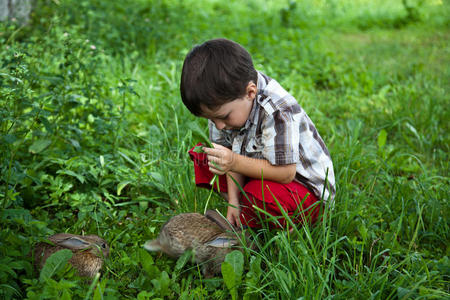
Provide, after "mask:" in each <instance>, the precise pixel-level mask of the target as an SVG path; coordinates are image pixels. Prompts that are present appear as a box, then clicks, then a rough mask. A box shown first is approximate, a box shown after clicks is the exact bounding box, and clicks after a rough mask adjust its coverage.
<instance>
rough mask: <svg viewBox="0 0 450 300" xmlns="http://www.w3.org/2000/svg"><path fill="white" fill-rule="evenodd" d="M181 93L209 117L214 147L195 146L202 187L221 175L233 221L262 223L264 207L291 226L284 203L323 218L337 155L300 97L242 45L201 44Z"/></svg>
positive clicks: (297, 214)
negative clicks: (267, 72)
mask: <svg viewBox="0 0 450 300" xmlns="http://www.w3.org/2000/svg"><path fill="white" fill-rule="evenodd" d="M180 92H181V98H182V100H183V103H184V105H185V106H186V107H187V108H188V109H189V111H190V112H191V113H192V114H194V115H196V116H199V117H203V118H207V119H208V124H209V137H210V140H211V142H212V145H213V146H214V148H208V147H203V150H204V152H205V153H196V152H195V151H193V150H191V151H189V153H190V155H191V158H192V160H193V161H194V167H195V176H196V184H197V185H198V186H202V187H208V188H211V186H210V185H209V182H210V180H211V179H212V178H213V176H214V175H213V174H217V175H220V177H219V182H220V185H219V186H220V191H221V192H225V194H224V196H225V199H227V201H228V203H229V204H230V205H229V206H228V211H227V219H228V221H229V222H230V223H231V224H233V225H240V224H243V225H247V226H250V227H254V228H255V227H260V226H261V224H260V222H259V221H260V219H261V218H265V217H266V216H265V214H263V213H259V211H258V209H255V206H257V207H259V208H260V209H262V210H264V211H265V212H267V213H269V214H271V215H273V216H275V217H278V222H270V223H269V224H270V225H271V227H274V226H280V225H281V226H285V225H286V220H285V219H284V218H282V217H281V216H282V213H281V211H280V209H279V207H278V205H277V201H278V202H279V204H280V205H281V207H282V208H283V209H284V210H285V211H286V212H287V213H288V215H289V216H291V217H293V218H294V219H293V220H294V222H296V223H299V222H303V220H304V219H305V218H306V220H308V221H309V222H315V221H316V220H317V218H318V214H319V210H320V205H318V204H319V199H322V200H324V201H327V200H328V201H330V202H331V201H332V200H333V198H334V194H335V188H334V172H333V164H332V161H331V158H330V154H329V152H328V150H327V148H326V146H325V144H324V142H323V140H322V138H321V137H320V135H319V133H318V132H317V130H316V128H315V127H314V124H313V123H312V122H311V120H310V119H309V117H308V116H307V115H306V113H305V112H304V110H303V109H302V108H301V107H300V105H299V104H298V103H297V101H296V100H295V99H294V97H292V96H291V95H290V94H288V93H287V92H286V91H285V90H284V89H283V88H282V87H281V86H280V85H279V84H278V83H277V82H276V81H275V80H273V79H271V78H269V77H268V76H266V75H264V74H263V73H261V72H258V71H256V70H255V68H254V66H253V62H252V58H251V56H250V54H249V53H248V52H247V51H246V50H245V49H244V48H243V47H242V46H241V45H239V44H237V43H235V42H233V41H230V40H227V39H214V40H210V41H206V42H205V43H203V44H201V45H198V46H196V47H194V48H193V49H192V50H191V51H190V52H189V53H188V54H187V56H186V58H185V60H184V64H183V69H182V74H181V84H180ZM193 149H194V148H193ZM232 178H233V179H234V180H233V179H232ZM261 178H263V181H262V180H261ZM235 181H236V182H237V183H239V185H240V186H241V187H242V188H243V190H244V191H245V195H244V194H241V193H240V190H239V188H238V186H237V185H236V183H235ZM262 182H263V185H264V191H263V187H262V186H261V183H262ZM274 197H275V199H274Z"/></svg>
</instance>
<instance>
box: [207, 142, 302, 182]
mask: <svg viewBox="0 0 450 300" xmlns="http://www.w3.org/2000/svg"><path fill="white" fill-rule="evenodd" d="M213 145H214V148H206V147H205V148H203V150H204V151H205V152H206V153H207V154H208V161H209V162H208V165H209V169H210V171H211V172H212V173H214V174H218V175H222V174H225V173H227V172H230V171H231V172H235V173H239V174H242V175H244V176H247V177H251V178H261V173H262V175H263V178H264V179H266V180H271V181H275V182H279V183H283V184H286V183H290V182H291V181H292V180H294V178H295V173H296V164H289V165H278V166H274V165H271V164H270V163H269V162H268V161H267V160H265V159H256V158H251V157H247V156H243V155H240V154H237V153H234V152H232V151H231V150H230V149H228V148H226V147H223V146H221V145H217V144H213Z"/></svg>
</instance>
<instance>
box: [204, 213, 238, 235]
mask: <svg viewBox="0 0 450 300" xmlns="http://www.w3.org/2000/svg"><path fill="white" fill-rule="evenodd" d="M205 217H207V218H208V219H210V220H211V221H213V222H214V223H216V224H217V225H219V226H220V228H222V229H223V230H229V231H234V228H233V227H232V226H231V224H230V223H228V221H227V219H225V218H224V217H223V216H222V215H220V214H219V213H218V212H217V211H215V210H212V209H208V210H207V211H206V212H205Z"/></svg>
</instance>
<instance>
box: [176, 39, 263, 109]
mask: <svg viewBox="0 0 450 300" xmlns="http://www.w3.org/2000/svg"><path fill="white" fill-rule="evenodd" d="M257 79H258V75H257V72H256V70H255V68H254V66H253V61H252V57H251V56H250V54H249V53H248V52H247V50H245V49H244V47H242V46H241V45H239V44H238V43H236V42H233V41H230V40H227V39H214V40H209V41H206V42H204V43H203V44H201V45H197V46H195V47H194V48H193V49H192V50H191V51H190V52H189V53H188V54H187V55H186V58H185V59H184V64H183V70H182V71H181V83H180V92H181V99H182V100H183V103H184V105H186V107H187V108H188V109H189V111H190V112H191V113H193V114H194V115H196V116H199V115H200V114H201V113H202V110H201V108H200V105H201V104H203V105H204V106H206V107H207V108H208V109H214V108H216V107H218V106H220V105H223V104H225V103H227V102H230V101H233V100H235V99H237V98H240V97H242V96H244V95H245V93H246V88H247V85H248V83H249V82H250V81H253V82H254V83H255V84H256V83H257Z"/></svg>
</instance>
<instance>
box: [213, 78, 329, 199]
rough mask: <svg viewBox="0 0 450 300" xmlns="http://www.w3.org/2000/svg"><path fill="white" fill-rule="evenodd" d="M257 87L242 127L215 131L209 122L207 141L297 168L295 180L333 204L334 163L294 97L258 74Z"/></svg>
mask: <svg viewBox="0 0 450 300" xmlns="http://www.w3.org/2000/svg"><path fill="white" fill-rule="evenodd" d="M257 86H258V95H257V97H256V98H255V100H254V102H253V107H252V110H251V111H250V115H249V117H248V119H247V122H246V123H245V125H244V126H243V127H242V128H241V129H239V130H218V129H217V128H216V127H215V125H214V123H213V122H212V121H209V122H208V123H209V138H210V140H211V141H212V142H214V143H217V144H220V145H223V146H225V147H227V148H230V149H231V150H232V151H233V152H235V153H238V154H241V155H244V156H248V157H252V158H257V159H266V160H267V161H269V162H270V163H271V164H272V165H286V164H296V165H297V173H296V175H295V180H296V181H298V182H300V183H302V184H303V185H305V186H306V187H307V188H308V189H309V190H311V191H312V192H314V194H315V195H316V196H317V197H318V198H319V199H324V200H328V199H330V200H331V201H333V199H334V195H335V179H334V171H333V163H332V161H331V157H330V153H329V152H328V149H327V147H326V146H325V144H324V142H323V140H322V138H321V137H320V135H319V133H318V132H317V129H316V127H315V126H314V124H313V123H312V121H311V119H310V118H309V117H308V115H307V114H306V112H305V111H304V110H303V109H302V108H301V107H300V105H299V104H298V103H297V101H296V100H295V98H294V97H293V96H291V95H290V94H289V93H288V92H286V90H284V89H283V88H282V87H281V86H280V84H279V83H278V82H276V81H275V80H273V79H271V78H269V77H267V76H266V75H264V74H263V73H261V72H258V83H257ZM325 180H327V187H326V188H325V189H324V187H325ZM322 194H323V198H322Z"/></svg>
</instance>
